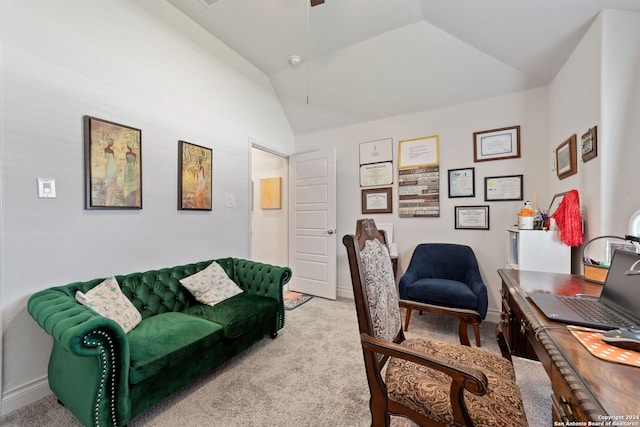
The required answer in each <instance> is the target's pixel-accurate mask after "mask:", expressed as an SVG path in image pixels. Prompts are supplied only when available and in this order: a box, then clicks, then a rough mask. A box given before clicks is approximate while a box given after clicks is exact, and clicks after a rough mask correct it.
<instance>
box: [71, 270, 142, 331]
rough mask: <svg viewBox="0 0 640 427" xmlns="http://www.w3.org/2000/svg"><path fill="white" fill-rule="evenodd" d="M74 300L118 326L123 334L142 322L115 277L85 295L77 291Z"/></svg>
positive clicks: (140, 316) (138, 313)
mask: <svg viewBox="0 0 640 427" xmlns="http://www.w3.org/2000/svg"><path fill="white" fill-rule="evenodd" d="M76 300H77V301H78V302H79V303H80V304H82V305H84V306H85V307H89V308H90V309H91V310H93V311H95V312H96V313H98V314H100V315H102V316H104V317H107V318H109V319H111V320H113V321H114V322H116V323H117V324H119V325H120V327H121V328H122V329H123V330H124V332H125V333H128V332H129V331H130V330H132V329H133V328H135V327H136V326H137V325H138V323H140V322H141V321H142V315H141V314H140V312H139V311H138V310H137V309H136V307H135V306H134V305H133V303H132V302H131V301H129V299H128V298H127V297H126V296H125V295H124V294H123V293H122V291H121V290H120V285H118V281H117V280H116V279H115V277H110V278H108V279H106V280H105V281H104V282H102V283H100V284H99V285H98V286H96V287H94V288H93V289H91V290H90V291H89V292H87V293H86V294H83V293H82V292H80V291H77V292H76Z"/></svg>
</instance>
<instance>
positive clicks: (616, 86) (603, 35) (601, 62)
mask: <svg viewBox="0 0 640 427" xmlns="http://www.w3.org/2000/svg"><path fill="white" fill-rule="evenodd" d="M639 75H640V14H638V13H631V12H620V11H612V10H606V11H603V12H602V13H601V14H600V15H599V16H598V17H597V18H596V19H595V20H594V22H593V24H592V25H591V27H590V29H589V30H588V31H587V33H586V34H585V36H584V37H583V39H582V40H581V41H580V43H579V45H578V46H577V47H576V49H575V50H574V52H573V53H572V55H571V57H570V58H569V59H568V60H567V62H566V63H565V65H564V66H563V68H562V70H561V71H560V72H559V73H558V75H557V76H556V78H555V79H554V81H553V82H552V83H551V84H550V85H549V139H548V151H549V153H553V150H555V148H556V147H557V146H558V145H559V144H560V143H562V142H563V141H564V140H565V139H566V138H568V137H569V136H570V135H571V134H573V133H576V134H577V137H578V174H576V175H574V176H571V177H569V178H566V179H564V180H562V181H560V180H558V179H557V178H556V177H555V174H553V175H552V176H551V178H550V183H551V191H552V192H554V193H558V192H562V191H567V190H569V189H573V188H575V189H578V190H579V191H580V197H581V201H582V209H583V215H584V218H585V232H586V234H585V242H587V241H588V240H589V239H592V238H594V237H597V236H602V235H618V236H623V235H624V234H625V233H627V224H628V221H629V218H630V217H631V215H632V214H633V213H634V212H635V211H636V210H638V209H640V202H639V200H640V188H639V187H638V185H637V182H638V181H639V180H640V169H639V168H638V159H640V144H638V143H637V141H638V140H640V121H638V119H637V118H638V117H639V116H640V80H639V79H638V76H639ZM596 125H597V126H598V156H597V157H596V158H594V159H592V160H589V161H587V162H582V156H581V153H580V145H579V141H580V137H581V136H582V134H584V133H585V132H586V131H587V130H588V129H589V128H591V127H593V126H596ZM604 249H605V246H604V245H599V244H595V245H593V246H590V247H589V248H588V250H587V251H588V253H587V255H589V256H592V257H594V258H596V259H603V257H604V253H603V252H604Z"/></svg>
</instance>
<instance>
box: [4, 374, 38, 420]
mask: <svg viewBox="0 0 640 427" xmlns="http://www.w3.org/2000/svg"><path fill="white" fill-rule="evenodd" d="M50 394H51V390H50V389H49V381H48V380H47V377H46V376H45V377H42V378H38V379H36V380H33V381H31V382H30V383H28V384H25V385H22V386H20V387H18V388H15V389H13V390H10V391H6V392H4V393H3V394H2V413H1V414H0V415H6V414H8V413H9V412H13V411H15V410H16V409H20V408H22V407H23V406H27V405H30V404H31V403H33V402H37V401H38V400H40V399H43V398H45V397H47V396H49V395H50Z"/></svg>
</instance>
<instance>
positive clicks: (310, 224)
mask: <svg viewBox="0 0 640 427" xmlns="http://www.w3.org/2000/svg"><path fill="white" fill-rule="evenodd" d="M289 211H290V214H289V264H290V265H291V269H292V270H293V276H292V278H291V281H290V282H289V289H290V290H292V291H296V292H303V293H305V294H311V295H316V296H319V297H323V298H328V299H336V294H337V275H336V247H337V240H336V239H337V237H336V152H335V149H331V150H321V151H314V152H311V153H304V154H296V155H294V156H291V157H290V158H289Z"/></svg>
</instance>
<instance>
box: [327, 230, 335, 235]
mask: <svg viewBox="0 0 640 427" xmlns="http://www.w3.org/2000/svg"><path fill="white" fill-rule="evenodd" d="M327 233H328V234H333V233H335V230H327Z"/></svg>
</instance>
